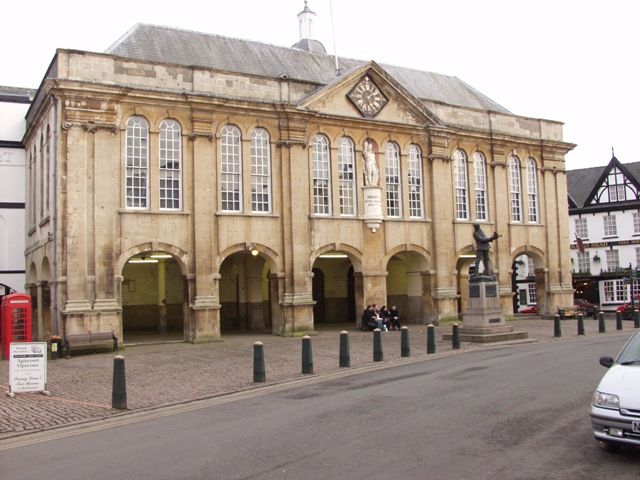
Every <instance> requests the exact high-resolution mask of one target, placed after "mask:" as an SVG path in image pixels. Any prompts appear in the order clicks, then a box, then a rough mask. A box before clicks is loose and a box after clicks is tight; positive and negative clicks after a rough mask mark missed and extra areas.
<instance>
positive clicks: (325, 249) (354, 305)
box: [310, 243, 364, 324]
mask: <svg viewBox="0 0 640 480" xmlns="http://www.w3.org/2000/svg"><path fill="white" fill-rule="evenodd" d="M310 262H311V268H310V272H311V274H312V281H311V284H312V285H311V287H312V298H313V301H314V302H315V304H314V307H313V319H314V324H317V323H323V322H326V323H345V322H348V323H354V324H355V323H356V322H357V321H358V320H359V315H357V311H358V310H359V309H362V308H363V307H362V303H363V301H364V300H363V292H362V285H363V282H362V252H361V251H360V250H358V249H357V248H355V247H353V246H351V245H348V244H340V243H332V244H328V245H323V246H322V247H320V248H318V249H316V250H315V251H314V252H313V253H312V254H311V256H310Z"/></svg>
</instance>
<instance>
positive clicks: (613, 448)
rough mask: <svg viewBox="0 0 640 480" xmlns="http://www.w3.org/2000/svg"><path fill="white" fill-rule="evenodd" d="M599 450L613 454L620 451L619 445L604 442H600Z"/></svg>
mask: <svg viewBox="0 0 640 480" xmlns="http://www.w3.org/2000/svg"><path fill="white" fill-rule="evenodd" d="M600 448H602V449H603V450H604V451H605V452H611V453H615V452H617V451H619V450H620V444H619V443H617V442H604V441H602V440H601V441H600Z"/></svg>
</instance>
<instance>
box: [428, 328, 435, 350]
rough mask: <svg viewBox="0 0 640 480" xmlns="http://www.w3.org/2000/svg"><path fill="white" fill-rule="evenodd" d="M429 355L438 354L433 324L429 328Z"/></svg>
mask: <svg viewBox="0 0 640 480" xmlns="http://www.w3.org/2000/svg"><path fill="white" fill-rule="evenodd" d="M427 353H436V333H435V327H434V326H433V325H431V324H429V325H428V326H427Z"/></svg>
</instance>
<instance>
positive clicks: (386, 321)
mask: <svg viewBox="0 0 640 480" xmlns="http://www.w3.org/2000/svg"><path fill="white" fill-rule="evenodd" d="M360 328H361V329H362V330H364V331H372V330H375V329H376V328H379V329H380V330H382V331H383V332H388V331H389V330H400V312H398V308H397V307H396V306H395V305H392V306H391V308H387V306H386V305H383V306H382V307H381V308H380V310H378V306H377V305H376V304H375V303H374V304H373V305H367V308H365V309H364V312H362V324H361V327H360Z"/></svg>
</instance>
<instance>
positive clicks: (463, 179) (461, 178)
mask: <svg viewBox="0 0 640 480" xmlns="http://www.w3.org/2000/svg"><path fill="white" fill-rule="evenodd" d="M453 173H454V184H455V190H456V219H458V220H468V219H469V193H468V188H469V187H468V185H469V184H468V182H467V155H466V153H464V152H463V151H462V150H460V149H458V150H456V151H455V152H453Z"/></svg>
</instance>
